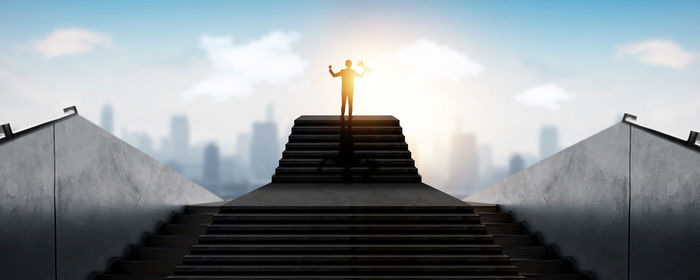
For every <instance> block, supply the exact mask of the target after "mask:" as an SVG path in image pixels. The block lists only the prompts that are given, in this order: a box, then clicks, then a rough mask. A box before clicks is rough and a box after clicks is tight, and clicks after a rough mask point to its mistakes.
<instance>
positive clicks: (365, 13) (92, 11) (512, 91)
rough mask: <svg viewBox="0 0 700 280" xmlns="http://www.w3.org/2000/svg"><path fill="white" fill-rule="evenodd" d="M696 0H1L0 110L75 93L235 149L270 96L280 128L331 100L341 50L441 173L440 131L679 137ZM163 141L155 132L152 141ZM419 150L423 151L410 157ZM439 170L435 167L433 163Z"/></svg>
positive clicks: (36, 108) (519, 138)
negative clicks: (548, 129) (547, 129)
mask: <svg viewBox="0 0 700 280" xmlns="http://www.w3.org/2000/svg"><path fill="white" fill-rule="evenodd" d="M698 14H700V4H699V3H697V2H692V1H656V2H648V1H342V2H341V1H255V2H244V1H112V2H108V1H85V2H78V1H46V2H42V1H0V122H2V123H7V122H9V123H11V124H12V126H13V128H14V129H15V130H19V129H23V128H27V127H31V126H33V125H36V124H39V123H41V122H44V121H46V120H48V119H50V118H52V117H55V116H57V115H60V113H61V109H62V108H64V107H67V106H71V105H76V106H77V107H78V110H79V111H80V114H81V115H83V116H85V117H86V118H88V119H90V120H92V121H93V122H96V123H99V118H100V110H101V109H102V107H103V105H104V104H106V103H110V104H111V105H112V106H113V107H114V111H115V128H116V129H115V130H116V131H117V132H119V131H121V130H122V129H123V128H127V129H128V130H129V131H142V132H148V133H149V134H150V135H151V136H152V137H154V138H155V139H160V138H162V137H165V136H166V135H167V133H168V127H169V126H168V122H169V119H170V117H171V116H172V115H173V114H186V115H187V116H188V117H189V119H190V124H191V131H192V142H194V143H198V142H207V141H212V140H213V141H216V142H217V143H218V144H219V145H220V146H221V150H222V152H223V153H224V154H227V153H229V154H231V153H235V152H236V151H235V141H236V135H237V134H239V133H243V132H248V131H249V130H250V129H251V124H252V122H254V121H260V120H263V119H264V118H265V107H266V106H267V104H273V106H274V108H275V121H277V122H278V123H279V130H280V135H282V136H286V135H288V134H289V130H290V127H291V124H292V121H293V119H294V118H296V117H298V116H299V115H303V114H338V113H339V107H340V106H339V103H340V81H339V80H337V79H336V80H334V79H332V78H331V77H330V75H329V74H328V70H327V69H328V65H332V66H333V67H334V69H335V70H336V71H337V70H339V69H341V68H342V67H343V64H344V61H345V60H346V59H351V60H352V61H354V62H355V63H357V62H358V61H359V60H364V61H365V64H366V65H367V66H369V67H371V68H372V72H371V73H370V74H369V75H367V76H366V77H364V78H362V79H358V80H357V81H356V88H355V92H356V93H355V98H354V99H355V109H354V110H355V111H354V112H355V114H380V115H394V116H396V117H397V118H399V119H400V120H401V124H402V126H403V127H404V133H405V134H406V135H407V138H408V139H409V144H410V145H411V150H412V152H413V153H414V154H416V157H419V159H420V161H421V162H422V164H420V165H421V166H430V168H432V169H433V170H438V171H439V170H445V169H443V168H444V164H446V161H447V160H446V159H447V153H448V152H449V150H448V149H447V147H449V144H450V143H449V141H450V135H452V134H453V133H475V134H476V136H477V142H478V143H480V144H488V145H490V146H491V147H492V150H493V154H494V157H495V158H494V161H495V163H497V164H506V162H507V160H508V157H509V156H510V155H512V154H513V153H523V154H530V155H536V154H537V153H538V151H537V147H538V144H537V143H538V142H537V141H538V136H539V129H540V127H541V126H543V125H556V126H557V127H558V128H559V134H560V138H561V141H560V142H561V144H562V146H564V147H565V146H568V145H571V144H574V143H576V142H578V141H581V140H583V139H584V138H586V137H588V136H590V135H592V134H594V133H596V132H598V131H600V130H602V129H604V128H606V127H608V126H610V125H612V124H614V123H615V122H618V121H619V120H620V118H621V116H622V114H623V113H625V112H627V113H632V114H635V115H637V116H638V120H639V122H641V123H644V124H646V125H649V126H651V127H652V128H655V129H657V130H661V131H663V132H666V133H669V134H672V135H674V136H676V137H679V138H686V137H687V135H688V132H689V130H698V129H700V127H698V124H699V123H700V79H698V78H697V77H699V76H700V75H699V74H700V36H697V35H698V34H700V17H697V15H698ZM156 143H159V141H156ZM419 163H420V162H419ZM438 171H436V172H438Z"/></svg>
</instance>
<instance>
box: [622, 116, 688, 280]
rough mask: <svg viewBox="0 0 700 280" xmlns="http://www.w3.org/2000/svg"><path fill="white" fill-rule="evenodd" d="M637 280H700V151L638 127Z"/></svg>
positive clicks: (634, 191) (632, 264)
mask: <svg viewBox="0 0 700 280" xmlns="http://www.w3.org/2000/svg"><path fill="white" fill-rule="evenodd" d="M631 163H632V164H631V168H632V170H631V172H632V173H631V175H632V177H631V178H632V213H631V220H632V226H631V231H630V237H631V251H630V253H631V255H630V268H631V269H630V270H631V277H630V278H631V279H698V273H697V272H696V271H695V270H696V268H697V267H700V258H698V254H700V153H699V152H698V151H697V150H694V149H689V148H688V147H685V146H683V145H679V144H678V143H674V142H671V141H668V140H666V139H663V138H661V137H659V136H657V135H653V134H651V133H649V132H646V131H644V130H642V129H640V128H637V127H633V128H632V161H631Z"/></svg>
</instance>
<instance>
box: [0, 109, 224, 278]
mask: <svg viewBox="0 0 700 280" xmlns="http://www.w3.org/2000/svg"><path fill="white" fill-rule="evenodd" d="M45 130H46V134H47V135H49V136H51V137H50V138H49V139H48V140H46V139H44V138H42V139H40V140H42V141H44V142H41V141H39V139H37V140H35V138H38V137H39V136H41V135H42V133H44V129H42V130H40V131H36V132H32V133H30V134H28V135H23V136H22V137H18V138H17V139H15V140H12V141H10V142H6V143H3V144H2V145H0V158H2V159H4V158H5V157H6V155H9V156H15V157H21V158H25V159H24V160H26V161H27V163H26V164H25V165H24V166H23V167H19V166H17V164H15V163H13V164H12V166H11V167H6V166H4V165H2V164H3V163H4V162H5V161H4V160H0V161H1V162H3V163H0V167H2V168H0V174H2V175H5V174H8V176H7V177H5V176H2V179H0V182H2V185H1V186H0V188H2V190H3V191H4V192H1V193H0V202H3V204H2V205H0V209H2V212H0V223H2V224H3V227H0V228H1V229H0V232H3V234H5V232H8V234H13V235H14V236H12V237H10V238H9V239H2V241H3V243H1V244H3V245H0V246H6V245H4V244H5V243H17V244H22V243H25V242H28V243H32V242H36V243H37V245H34V246H33V247H32V246H24V245H14V246H16V250H15V253H14V254H12V256H18V254H17V253H16V252H19V256H21V257H17V258H16V259H15V263H17V264H19V265H8V263H7V262H0V271H1V272H2V275H3V276H6V275H16V276H17V277H10V278H9V279H54V278H55V279H66V280H68V279H71V280H72V279H88V278H89V277H90V275H91V274H92V273H94V272H98V271H103V270H105V269H106V268H107V267H108V265H109V263H110V261H111V260H113V259H114V258H118V257H121V256H123V254H124V253H125V249H126V248H127V246H128V245H130V244H137V243H139V242H141V241H142V240H141V238H142V237H143V236H144V234H145V233H146V232H149V231H153V230H155V229H156V227H157V225H158V223H160V222H165V221H166V220H167V219H168V218H169V217H170V214H171V213H173V212H175V211H181V210H182V206H183V205H186V204H194V203H203V202H212V201H220V200H221V199H220V198H219V197H217V196H215V195H213V194H211V193H210V192H208V191H207V190H205V189H204V188H202V187H200V186H198V185H196V184H194V183H192V182H190V181H189V180H187V179H185V178H184V177H182V176H180V175H179V174H177V173H175V172H174V171H172V170H170V169H168V168H167V167H165V166H164V165H162V164H160V163H158V162H156V161H155V160H153V159H151V158H150V157H148V156H146V155H145V154H143V153H141V152H139V151H138V150H136V149H135V148H133V147H131V146H129V145H128V144H126V143H125V142H123V141H121V140H119V139H117V138H116V137H114V136H112V135H111V134H109V133H107V132H105V131H104V130H102V129H101V128H99V127H97V126H96V125H94V124H92V123H90V122H89V121H87V120H85V119H84V118H82V117H80V116H75V117H70V118H67V119H63V120H59V121H57V122H55V123H54V124H52V125H50V126H47V128H46V129H45ZM54 135H55V139H54ZM35 142H36V143H35ZM32 144H34V145H35V146H39V147H32V146H31V145H32ZM43 151H47V152H43ZM25 153H27V154H30V155H31V154H36V156H35V157H36V159H35V160H32V161H30V157H29V156H27V155H25ZM54 155H55V156H54ZM54 162H55V164H54ZM18 170H25V171H23V172H19V171H18ZM29 170H36V171H29ZM34 181H36V182H34ZM6 182H10V183H6ZM40 183H41V184H40ZM12 186H16V187H19V188H22V189H23V191H22V192H19V193H18V194H17V192H16V191H15V193H16V194H15V195H14V196H13V197H10V195H9V193H10V192H11V190H12ZM54 193H55V194H56V195H55V204H54ZM6 201H9V203H8V204H5V203H4V202H6ZM26 201H31V203H29V204H28V203H26ZM39 206H41V207H39ZM32 208H40V209H42V211H40V212H37V213H36V214H34V215H35V216H39V214H41V215H40V216H41V218H42V219H37V221H38V222H37V223H27V222H23V221H21V218H18V217H17V215H16V214H14V213H17V212H19V211H25V212H29V211H32V210H29V209H32ZM5 209H10V210H8V211H6V210H5ZM11 209H18V210H14V211H15V212H12V210H11ZM44 209H49V210H50V211H49V210H44ZM54 209H55V210H56V211H55V212H54ZM46 211H48V212H46ZM27 216H30V215H27ZM45 216H47V217H48V218H47V217H45ZM54 219H55V221H56V223H55V224H54ZM6 221H15V223H17V225H16V226H15V227H14V228H6V227H4V224H5V223H6ZM54 228H55V233H56V235H55V237H54ZM54 238H55V240H56V244H55V249H54V242H53V240H54ZM43 243H46V244H43ZM32 244H33V243H32ZM3 249H4V248H3ZM5 252H7V251H5V250H3V252H2V253H5ZM23 254H27V255H26V256H24V255H23ZM54 254H55V255H56V256H57V258H56V259H55V260H54ZM4 258H5V257H4V256H3V260H4ZM29 265H31V266H29ZM54 267H55V269H54ZM35 273H39V274H40V275H36V276H35V275H34V274H35ZM54 273H55V274H54ZM3 278H4V277H3Z"/></svg>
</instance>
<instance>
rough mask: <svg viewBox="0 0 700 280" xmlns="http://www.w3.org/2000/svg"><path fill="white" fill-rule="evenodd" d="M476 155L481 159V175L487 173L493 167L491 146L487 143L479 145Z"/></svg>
mask: <svg viewBox="0 0 700 280" xmlns="http://www.w3.org/2000/svg"><path fill="white" fill-rule="evenodd" d="M476 155H477V158H478V159H479V176H482V175H486V174H487V173H488V172H489V171H491V168H492V167H493V154H492V152H491V146H489V145H487V144H483V145H479V146H478V147H477V149H476Z"/></svg>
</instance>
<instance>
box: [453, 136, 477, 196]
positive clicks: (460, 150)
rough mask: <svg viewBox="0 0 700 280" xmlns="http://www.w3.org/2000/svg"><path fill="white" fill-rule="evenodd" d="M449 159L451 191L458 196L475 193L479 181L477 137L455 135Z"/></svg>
mask: <svg viewBox="0 0 700 280" xmlns="http://www.w3.org/2000/svg"><path fill="white" fill-rule="evenodd" d="M450 150H451V151H450V157H449V162H450V166H449V177H448V178H449V179H448V184H449V186H450V190H451V191H452V192H453V193H454V194H457V195H466V194H469V193H471V192H473V191H474V189H475V186H476V183H477V180H478V179H479V162H478V156H477V149H476V135H474V134H469V133H455V134H454V135H452V143H451V148H450Z"/></svg>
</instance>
